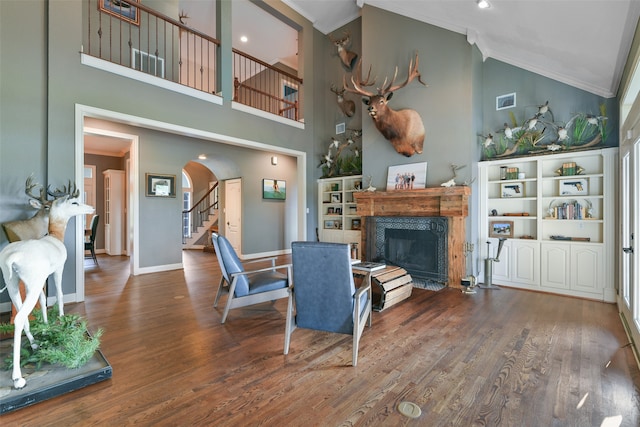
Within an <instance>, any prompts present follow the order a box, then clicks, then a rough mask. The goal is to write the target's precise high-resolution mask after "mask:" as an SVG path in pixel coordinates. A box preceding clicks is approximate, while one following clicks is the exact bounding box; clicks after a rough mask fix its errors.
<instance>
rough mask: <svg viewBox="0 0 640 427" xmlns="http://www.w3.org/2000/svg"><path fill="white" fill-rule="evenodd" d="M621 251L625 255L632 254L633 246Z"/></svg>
mask: <svg viewBox="0 0 640 427" xmlns="http://www.w3.org/2000/svg"><path fill="white" fill-rule="evenodd" d="M622 251H623V252H624V253H625V254H632V253H633V246H629V247H628V248H622Z"/></svg>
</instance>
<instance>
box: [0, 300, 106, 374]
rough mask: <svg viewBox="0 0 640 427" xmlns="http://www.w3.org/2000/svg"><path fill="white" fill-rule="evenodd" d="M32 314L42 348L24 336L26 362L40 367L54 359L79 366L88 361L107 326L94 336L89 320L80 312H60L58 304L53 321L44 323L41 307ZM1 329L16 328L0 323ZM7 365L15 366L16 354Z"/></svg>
mask: <svg viewBox="0 0 640 427" xmlns="http://www.w3.org/2000/svg"><path fill="white" fill-rule="evenodd" d="M32 314H33V316H34V317H35V320H32V321H30V322H29V325H30V329H31V333H32V334H33V337H34V340H35V342H36V344H37V345H38V348H36V349H32V348H31V345H30V343H29V340H22V342H23V346H22V348H21V358H20V361H21V365H22V366H25V365H27V364H34V365H36V367H40V366H41V365H42V364H43V363H50V364H60V365H63V366H65V367H67V368H69V369H75V368H79V367H81V366H83V365H84V364H86V363H87V362H88V361H89V359H91V357H92V356H93V354H94V353H95V352H96V350H98V348H99V347H100V337H101V336H102V334H103V330H102V329H99V330H98V331H97V332H95V333H94V334H93V335H92V336H90V335H89V334H88V333H87V321H86V320H84V319H83V318H81V317H80V316H79V315H77V314H65V315H64V316H58V309H57V307H55V308H53V307H52V308H50V309H49V310H48V318H49V323H44V320H43V317H42V312H41V311H40V310H34V311H33V313H32ZM0 332H2V333H11V332H13V325H11V324H6V323H5V324H0ZM4 365H5V368H6V369H11V368H12V367H13V358H12V357H11V356H8V357H7V358H6V359H5V363H4Z"/></svg>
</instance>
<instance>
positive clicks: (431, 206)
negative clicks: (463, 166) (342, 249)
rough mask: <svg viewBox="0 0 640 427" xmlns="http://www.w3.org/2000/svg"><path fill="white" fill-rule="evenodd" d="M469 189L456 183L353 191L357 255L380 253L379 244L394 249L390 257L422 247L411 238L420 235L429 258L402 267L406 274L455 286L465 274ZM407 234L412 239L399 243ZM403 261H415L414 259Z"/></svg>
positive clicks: (367, 256)
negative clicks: (429, 250)
mask: <svg viewBox="0 0 640 427" xmlns="http://www.w3.org/2000/svg"><path fill="white" fill-rule="evenodd" d="M470 194H471V189H470V188H469V187H462V186H460V187H449V188H445V187H435V188H425V189H420V190H410V191H393V192H392V191H389V192H360V193H355V194H354V196H355V199H356V203H357V213H358V215H359V216H361V217H362V230H361V235H362V242H361V244H360V248H361V251H362V259H365V260H373V259H374V258H380V257H381V256H382V252H383V251H385V250H391V251H392V252H393V253H395V254H396V255H393V256H392V258H393V257H396V256H398V257H400V258H403V257H404V255H406V253H407V252H408V251H409V250H410V251H411V252H422V251H423V249H422V248H421V246H420V245H417V246H416V243H417V242H418V241H425V242H426V243H427V244H428V246H432V247H433V252H432V254H431V256H432V258H433V259H430V260H426V261H424V262H423V263H421V264H422V265H420V266H418V265H415V266H411V265H409V268H407V267H406V266H402V267H403V268H405V269H406V270H407V271H408V272H409V273H410V274H412V275H413V274H415V275H417V276H420V277H425V278H426V279H427V280H435V281H436V282H441V283H443V284H445V285H447V286H450V287H455V288H460V287H461V285H460V281H461V279H462V278H463V277H464V276H465V265H464V263H465V259H464V242H465V239H466V231H465V218H466V217H467V216H468V215H469V195H470ZM381 230H382V231H381ZM407 232H408V233H407ZM385 233H387V234H388V236H387V237H384V235H385ZM441 233H446V241H444V239H441V238H438V237H437V236H438V235H439V234H441ZM411 235H413V243H403V241H405V240H407V239H406V238H407V237H411ZM416 236H418V239H415V237H416ZM430 240H433V242H431V243H430V242H429V241H430ZM374 251H375V253H374ZM398 253H399V254H400V255H397V254H398ZM387 255H389V254H387ZM417 255H420V254H419V253H418V254H417ZM405 261H406V260H405ZM407 262H408V263H409V264H415V260H408V261H407ZM443 269H444V270H446V271H442V270H443ZM412 270H414V272H413V273H412Z"/></svg>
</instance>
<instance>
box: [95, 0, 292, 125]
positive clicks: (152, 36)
mask: <svg viewBox="0 0 640 427" xmlns="http://www.w3.org/2000/svg"><path fill="white" fill-rule="evenodd" d="M84 4H85V7H86V9H85V10H84V13H85V15H84V16H85V17H87V19H86V22H85V28H84V31H83V33H84V36H83V53H85V54H87V55H90V56H93V57H96V58H100V59H102V60H106V61H109V62H112V63H115V64H118V65H121V66H125V67H128V68H131V69H134V70H137V71H140V72H143V73H147V74H150V75H153V76H155V77H159V78H162V79H165V80H169V81H172V82H174V83H178V84H181V85H184V86H188V87H190V88H193V89H196V90H200V91H203V92H207V93H212V94H215V93H218V92H219V89H218V87H219V82H218V81H217V70H216V68H217V67H218V66H219V65H220V66H223V65H224V64H217V63H216V54H217V49H218V48H219V46H220V42H219V41H218V40H217V39H215V38H213V37H211V36H209V35H207V34H204V33H202V32H200V31H197V30H194V29H193V28H189V27H187V26H186V25H184V24H182V23H181V22H179V21H176V20H175V19H172V18H170V17H168V16H166V15H163V14H162V13H160V12H157V11H155V10H154V9H152V8H150V7H149V6H147V5H145V4H142V3H136V2H133V1H132V2H127V1H126V0H86V2H85V3H84ZM233 76H234V94H233V100H234V101H237V102H239V103H242V104H245V105H248V106H250V107H254V108H257V109H260V110H263V111H267V112H269V113H273V114H277V115H279V116H282V117H285V118H288V119H291V120H295V121H298V120H300V119H301V111H300V99H301V91H302V79H301V78H299V77H297V76H295V75H294V74H292V73H290V72H288V71H286V70H284V69H283V67H276V66H272V65H269V64H267V63H265V62H264V61H261V60H259V59H257V58H253V57H251V56H249V55H247V54H245V53H243V52H240V51H238V50H236V49H233Z"/></svg>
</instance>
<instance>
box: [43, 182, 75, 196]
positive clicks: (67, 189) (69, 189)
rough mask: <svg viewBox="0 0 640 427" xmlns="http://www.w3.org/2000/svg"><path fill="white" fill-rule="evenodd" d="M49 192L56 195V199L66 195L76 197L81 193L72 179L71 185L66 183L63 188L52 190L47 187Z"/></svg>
mask: <svg viewBox="0 0 640 427" xmlns="http://www.w3.org/2000/svg"><path fill="white" fill-rule="evenodd" d="M47 193H48V194H49V195H50V196H51V197H55V198H56V199H59V198H60V197H64V196H69V197H71V198H75V197H78V196H79V195H80V189H79V188H78V187H77V186H76V183H75V182H73V183H72V182H71V180H69V186H66V185H64V186H63V187H62V189H60V188H56V189H55V190H53V191H52V190H50V189H49V188H48V187H47Z"/></svg>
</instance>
